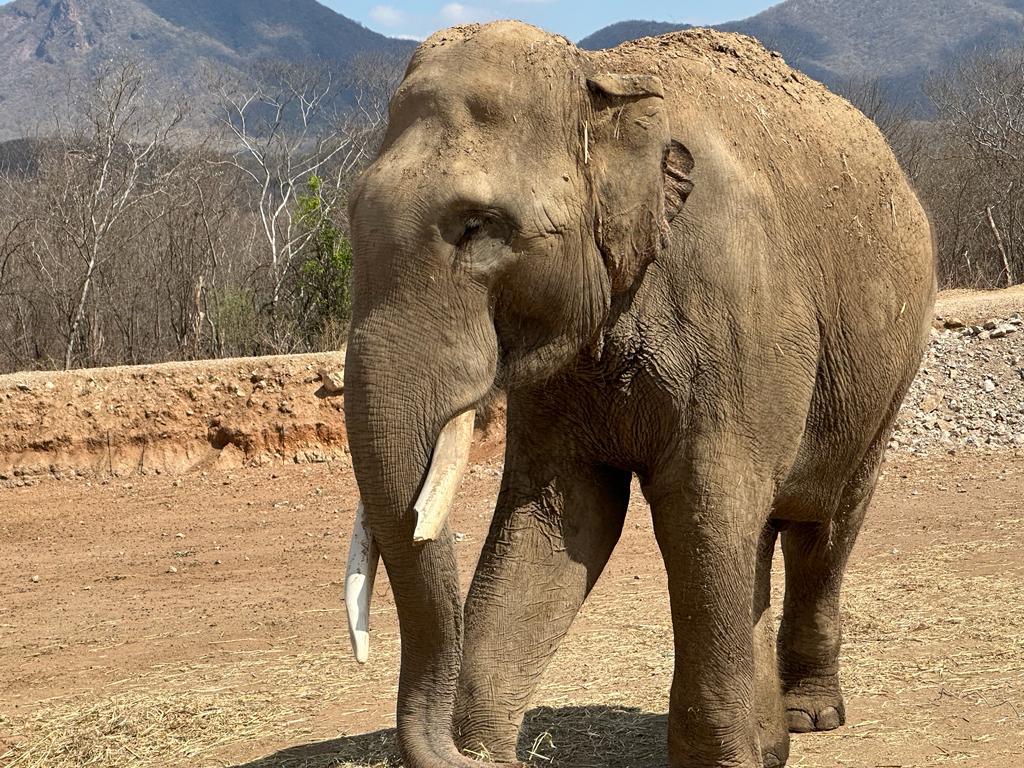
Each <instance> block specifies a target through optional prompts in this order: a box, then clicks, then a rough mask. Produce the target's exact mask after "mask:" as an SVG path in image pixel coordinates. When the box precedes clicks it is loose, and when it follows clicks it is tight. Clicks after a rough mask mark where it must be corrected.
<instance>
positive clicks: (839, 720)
mask: <svg viewBox="0 0 1024 768" xmlns="http://www.w3.org/2000/svg"><path fill="white" fill-rule="evenodd" d="M785 698H786V720H787V722H788V724H789V731H790V733H812V732H815V731H834V730H835V729H836V728H838V727H840V726H841V725H845V724H846V706H845V705H844V704H843V694H842V693H841V692H840V690H839V677H838V676H836V675H832V676H830V677H822V678H804V679H803V680H800V681H799V682H798V683H796V684H794V685H787V686H786V692H785Z"/></svg>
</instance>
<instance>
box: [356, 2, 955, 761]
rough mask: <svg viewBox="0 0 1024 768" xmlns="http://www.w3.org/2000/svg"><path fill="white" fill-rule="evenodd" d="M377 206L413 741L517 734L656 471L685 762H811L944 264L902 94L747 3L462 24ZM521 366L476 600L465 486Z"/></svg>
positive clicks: (368, 537)
mask: <svg viewBox="0 0 1024 768" xmlns="http://www.w3.org/2000/svg"><path fill="white" fill-rule="evenodd" d="M349 213H350V226H351V236H352V243H353V304H352V319H351V325H350V332H349V340H348V347H347V353H346V367H345V415H346V424H347V430H348V436H349V442H350V451H351V458H352V465H353V470H354V474H355V478H356V481H357V484H358V487H359V493H360V496H361V502H360V509H359V515H358V518H357V523H356V531H355V533H354V534H353V547H352V550H351V553H350V560H349V572H348V576H347V579H346V585H347V586H346V592H347V601H348V610H349V614H350V621H351V623H352V636H353V642H354V643H355V644H356V647H357V654H358V655H359V656H360V659H361V660H365V657H366V653H367V652H368V638H369V636H368V634H367V628H368V624H367V622H368V610H369V595H370V593H371V592H372V582H373V575H374V572H375V570H376V565H377V560H378V558H381V559H382V560H383V562H384V565H385V567H386V569H387V574H388V577H389V581H390V584H391V587H392V591H393V596H394V600H395V604H396V607H397V612H398V619H399V624H400V639H401V669H400V672H399V688H398V698H397V728H398V740H399V745H400V750H401V753H402V757H403V759H404V761H405V765H406V766H408V767H409V768H441V767H442V766H457V767H458V768H472V766H473V765H475V764H476V761H475V760H474V759H471V758H470V757H469V756H468V754H469V753H473V754H476V755H485V756H488V757H489V759H492V760H494V761H496V762H514V761H515V760H516V742H517V734H518V730H519V728H520V726H521V723H522V720H523V717H524V713H525V711H526V710H527V707H528V705H529V702H530V698H531V696H532V694H533V691H534V688H535V686H536V685H537V683H538V680H539V678H540V677H541V675H542V674H543V672H544V670H545V668H546V666H547V664H548V662H549V660H550V659H551V657H552V655H553V654H554V652H555V650H556V648H557V647H558V645H559V642H560V641H561V640H562V638H563V637H564V636H565V634H566V632H567V631H568V629H569V627H570V624H571V623H572V621H573V618H574V617H575V615H576V613H577V611H578V610H579V609H580V607H581V605H582V604H583V602H584V600H585V599H586V597H587V595H588V593H589V592H590V590H591V589H592V587H593V586H594V584H595V582H596V581H597V579H598V578H599V576H600V575H601V571H602V569H603V568H604V566H605V564H606V562H607V561H608V558H609V556H610V555H611V553H612V550H613V549H614V548H615V545H616V543H617V541H618V539H619V536H620V533H621V530H622V526H623V520H624V516H625V514H626V509H627V504H628V502H629V497H630V490H631V487H632V482H633V479H634V478H635V479H636V480H637V481H638V484H639V487H640V488H641V490H642V492H643V496H644V498H645V499H646V501H647V503H648V504H649V506H650V512H651V515H652V521H653V528H654V533H655V538H656V541H657V545H658V547H659V548H660V551H661V555H662V560H663V562H664V566H665V568H666V572H667V580H668V592H669V603H670V606H671V617H672V626H673V636H674V644H675V657H674V672H673V680H672V685H671V691H670V696H669V714H668V729H667V730H668V756H669V761H670V764H671V765H673V766H687V767H689V768H696V767H698V766H722V767H724V766H730V767H733V768H754V767H755V766H758V767H760V766H773V765H775V766H778V765H785V763H786V760H787V757H788V751H789V738H790V736H789V734H790V732H806V731H820V730H830V729H833V728H836V727H839V726H840V725H842V724H843V723H844V718H845V712H844V703H843V697H842V692H841V688H840V682H839V661H838V660H839V652H840V642H841V640H840V610H839V592H840V585H841V582H842V580H843V573H844V570H845V567H846V563H847V559H848V555H849V554H850V550H851V548H852V546H853V544H854V540H855V539H856V537H857V533H858V530H859V528H860V526H861V522H862V520H863V519H864V515H865V509H866V508H867V506H868V504H869V501H870V499H871V496H872V493H873V490H874V487H875V484H876V480H877V478H878V475H879V467H880V465H881V463H882V459H883V454H884V451H885V448H886V447H887V444H888V442H889V439H890V435H891V430H892V426H893V424H894V420H895V417H896V414H897V411H898V409H899V407H900V404H901V402H902V400H903V398H904V396H905V394H906V391H907V389H908V387H909V385H910V383H911V381H912V380H913V378H914V376H915V374H916V371H917V368H918V366H919V365H920V360H921V357H922V354H923V351H924V348H925V345H926V343H927V339H928V333H929V322H930V320H931V313H932V307H933V304H934V299H935V292H936V277H935V249H934V245H933V238H932V230H931V227H930V225H929V222H928V219H927V216H926V214H925V212H924V211H923V209H922V207H921V205H920V203H919V202H918V200H917V198H916V196H915V193H914V192H913V190H912V189H911V186H910V184H909V183H908V181H907V179H906V177H905V176H904V174H903V172H902V171H901V169H900V166H899V165H898V163H897V161H896V159H895V158H894V156H893V153H892V152H891V150H890V149H889V147H888V145H887V144H886V141H885V140H884V138H883V137H882V135H881V133H880V132H879V130H878V129H877V128H876V127H875V126H874V124H873V123H871V122H870V121H869V120H868V119H867V118H866V117H864V116H863V115H862V114H861V113H860V112H858V111H857V110H856V109H855V108H854V107H853V106H851V105H850V104H849V103H848V102H846V101H845V100H843V99H842V98H840V97H838V96H835V95H833V94H832V93H830V92H829V91H828V90H827V89H826V88H825V87H824V86H822V85H820V84H818V83H816V82H814V81H812V80H810V79H809V78H807V77H805V76H804V75H802V74H800V73H798V72H796V71H794V70H792V69H791V68H789V67H788V66H787V65H786V63H785V62H784V61H783V60H782V59H781V57H779V56H778V54H774V53H770V52H768V51H767V50H766V49H765V48H763V47H762V46H761V45H760V44H759V43H757V42H756V41H754V40H752V39H750V38H747V37H743V36H739V35H733V34H726V33H719V32H715V31H711V30H691V31H685V32H679V33H673V34H670V35H667V36H663V37H658V38H649V39H644V40H640V41H635V42H631V43H626V44H624V45H622V46H620V47H618V48H615V49H613V50H608V51H599V52H585V51H582V50H579V49H577V48H576V47H575V46H574V45H572V44H571V43H570V42H569V41H568V40H566V39H564V38H562V37H558V36H555V35H552V34H549V33H547V32H544V31H542V30H540V29H538V28H536V27H532V26H529V25H526V24H524V23H521V22H514V21H503V22H494V23H490V24H486V25H472V26H464V27H456V28H452V29H448V30H444V31H442V32H439V33H436V34H435V35H434V36H432V37H430V38H429V39H427V40H426V41H425V42H423V43H422V44H421V45H420V46H419V48H418V49H417V51H416V52H415V54H414V55H413V58H412V60H411V62H410V64H409V66H408V69H407V71H406V73H405V76H404V79H403V80H402V82H401V84H400V86H399V87H398V89H397V91H396V92H395V95H394V97H393V99H392V101H391V104H390V112H389V125H388V128H387V131H386V135H385V137H384V139H383V143H382V147H381V149H380V151H379V154H378V156H377V157H376V159H375V161H374V162H373V163H372V164H371V165H370V166H369V167H368V168H367V169H366V170H365V171H364V172H363V173H362V175H361V176H360V178H359V180H358V182H357V184H356V185H355V187H354V189H353V191H352V193H351V198H350V210H349ZM496 392H500V393H504V395H505V397H506V398H507V426H506V447H505V463H504V470H503V476H502V481H501V487H500V491H499V493H498V497H497V502H496V505H495V510H494V516H493V520H492V522H491V527H490V530H489V533H488V535H487V538H486V542H485V543H484V545H483V547H482V552H481V555H480V559H479V561H478V564H477V568H476V571H475V575H474V577H473V580H472V584H471V586H470V588H469V592H468V596H467V597H466V599H465V603H464V604H463V600H462V597H461V592H460V587H459V583H458V573H457V567H456V556H455V549H454V543H453V534H452V532H451V527H450V526H449V525H448V522H447V515H448V514H449V511H450V509H451V507H452V506H453V503H454V498H455V491H456V489H457V487H458V484H459V481H460V478H461V476H462V473H463V472H464V471H465V468H466V462H467V456H468V451H469V443H470V441H471V440H472V434H473V426H472V424H473V414H474V412H475V411H477V410H478V409H479V408H480V407H481V404H483V403H485V402H487V401H488V398H491V397H493V396H494V394H495V393H496ZM779 540H781V550H782V552H783V557H784V561H785V600H784V605H783V607H782V619H781V623H780V625H779V628H778V631H777V632H776V630H775V627H774V619H773V616H772V610H771V606H770V585H769V579H770V573H771V562H772V558H773V553H774V551H775V549H776V544H777V542H778V541H779Z"/></svg>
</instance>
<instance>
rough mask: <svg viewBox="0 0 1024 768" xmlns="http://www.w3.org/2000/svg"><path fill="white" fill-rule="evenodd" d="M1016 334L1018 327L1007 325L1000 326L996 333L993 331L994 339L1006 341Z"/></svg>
mask: <svg viewBox="0 0 1024 768" xmlns="http://www.w3.org/2000/svg"><path fill="white" fill-rule="evenodd" d="M1016 332H1017V326H1015V325H1010V324H1009V323H1006V324H1005V325H1000V326H999V327H997V328H996V329H995V330H994V331H992V338H993V339H1005V338H1006V337H1007V336H1010V335H1011V334H1014V333H1016Z"/></svg>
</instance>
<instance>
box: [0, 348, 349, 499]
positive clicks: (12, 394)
mask: <svg viewBox="0 0 1024 768" xmlns="http://www.w3.org/2000/svg"><path fill="white" fill-rule="evenodd" d="M343 364H344V358H343V356H341V355H337V354H323V355H303V356H295V357H268V358H258V359H240V360H222V361H214V362H200V363H171V364H167V365H154V366H140V367H132V368H127V367H125V368H105V369H99V370H86V371H74V372H70V373H50V372H44V373H25V374H11V375H7V376H0V483H2V482H6V483H14V484H24V483H26V482H32V481H33V479H34V478H38V477H40V476H46V475H49V476H55V477H65V476H73V475H93V474H112V475H126V474H136V473H144V474H159V473H179V472H185V471H190V470H195V469H202V468H204V467H207V466H217V467H219V468H225V469H230V468H235V467H238V466H241V465H243V464H249V465H256V464H263V463H266V462H269V461H274V460H282V459H283V460H288V461H295V462H298V463H304V462H323V461H330V460H347V453H348V448H347V440H346V433H345V418H344V413H343V410H342V399H341V397H340V395H339V393H338V392H337V391H336V390H335V388H334V387H333V386H330V385H325V384H324V382H323V381H322V380H321V373H320V372H321V371H325V372H327V373H328V374H332V373H336V372H338V371H341V370H342V367H343ZM331 378H334V377H333V376H332V377H331ZM338 381H339V382H340V379H338Z"/></svg>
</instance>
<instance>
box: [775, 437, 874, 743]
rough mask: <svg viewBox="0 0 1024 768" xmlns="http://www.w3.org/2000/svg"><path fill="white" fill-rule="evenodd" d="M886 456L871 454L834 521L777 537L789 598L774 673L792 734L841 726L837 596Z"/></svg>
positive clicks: (792, 527)
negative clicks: (777, 662) (778, 682)
mask: <svg viewBox="0 0 1024 768" xmlns="http://www.w3.org/2000/svg"><path fill="white" fill-rule="evenodd" d="M883 452H884V443H883V444H880V445H879V446H877V447H876V448H875V449H874V450H872V451H871V452H870V454H869V457H868V458H867V459H866V460H865V462H864V463H863V465H862V466H861V469H860V471H859V472H858V473H857V474H856V475H855V477H854V478H853V479H852V480H851V481H850V483H848V485H847V486H846V488H845V489H844V491H843V494H842V497H841V499H840V503H839V506H838V507H837V509H836V512H835V514H834V515H833V516H832V519H831V520H829V521H827V522H824V523H786V524H785V527H784V529H783V532H782V551H783V555H784V557H785V562H786V597H785V605H784V609H783V618H782V626H781V628H780V629H779V642H778V649H779V668H780V673H781V678H782V690H783V692H784V695H785V699H786V710H787V719H788V721H789V730H790V731H792V732H793V733H806V732H810V731H831V730H833V729H835V728H838V727H840V726H841V725H844V724H845V723H846V708H845V703H844V701H843V694H842V689H841V686H840V682H839V652H840V647H841V644H842V626H841V619H840V603H839V594H840V589H841V587H842V582H843V575H844V573H845V571H846V564H847V561H848V560H849V556H850V552H851V551H852V550H853V545H854V543H855V542H856V540H857V534H858V533H859V531H860V527H861V524H862V523H863V522H864V516H865V513H866V511H867V508H868V505H869V504H870V502H871V497H872V494H873V493H874V488H875V483H876V481H877V478H878V470H879V468H880V466H881V459H882V455H883Z"/></svg>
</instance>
